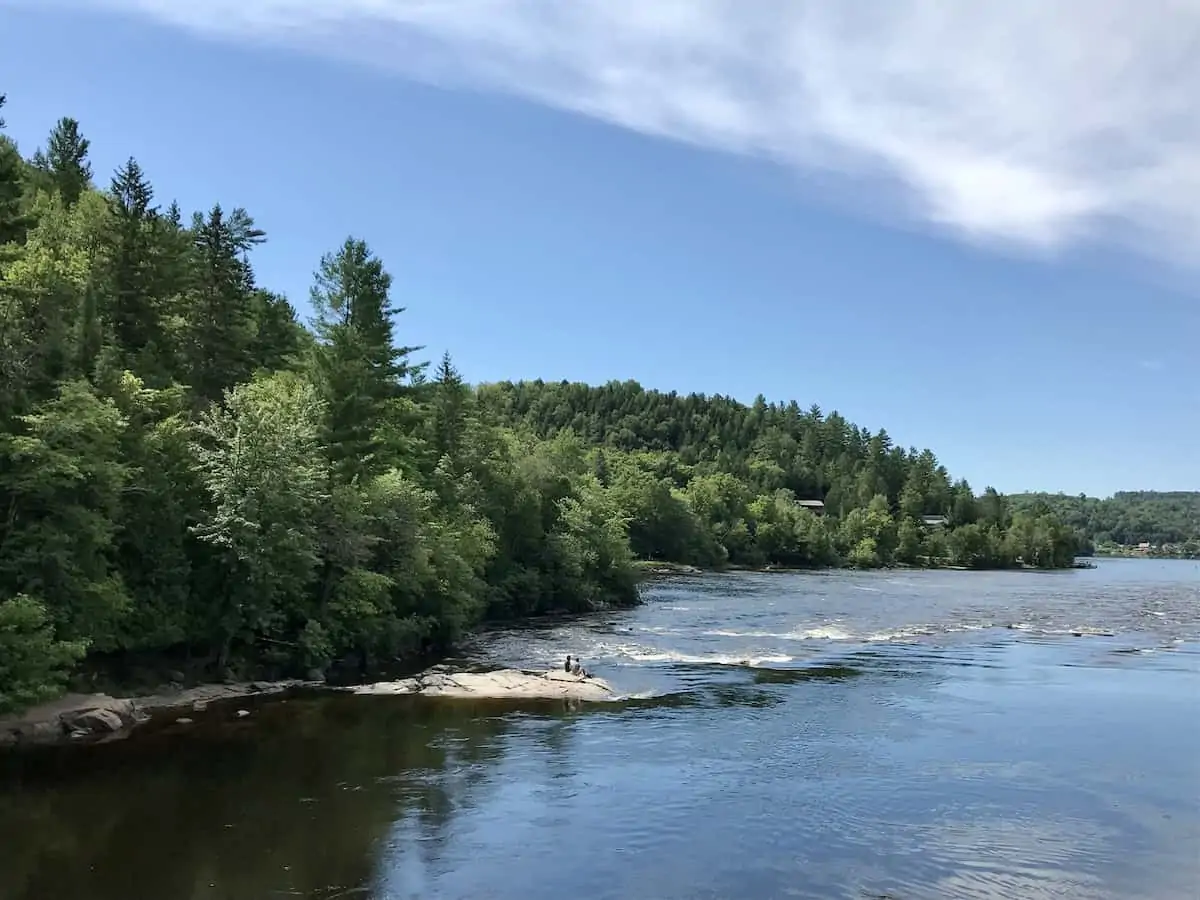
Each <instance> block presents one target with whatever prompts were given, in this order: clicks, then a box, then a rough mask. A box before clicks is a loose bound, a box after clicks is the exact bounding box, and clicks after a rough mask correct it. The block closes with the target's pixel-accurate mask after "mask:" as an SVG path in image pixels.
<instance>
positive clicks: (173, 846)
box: [0, 696, 553, 900]
mask: <svg viewBox="0 0 1200 900" xmlns="http://www.w3.org/2000/svg"><path fill="white" fill-rule="evenodd" d="M381 699H384V702H380V700H381ZM481 713H482V711H481V710H479V709H473V708H472V706H471V705H470V704H465V705H458V706H452V705H448V704H439V703H419V702H410V701H409V700H408V698H395V699H390V698H386V699H385V698H355V697H341V696H339V697H325V698H322V699H319V700H299V701H296V700H293V701H288V702H280V703H277V704H274V705H268V706H263V707H262V708H261V709H260V710H259V711H257V712H256V713H255V714H254V716H253V717H252V718H251V719H244V720H240V721H233V722H231V721H204V720H202V721H200V722H197V724H196V725H195V726H190V727H189V728H188V730H187V733H186V734H180V733H178V732H172V731H160V732H158V733H148V734H146V735H137V736H135V737H133V738H131V739H129V740H126V741H121V742H117V743H112V744H105V745H94V746H90V747H74V746H66V747H56V748H48V749H42V750H39V751H37V752H23V753H8V754H5V755H3V756H0V848H3V849H2V851H0V855H2V856H3V865H2V867H0V900H43V898H45V900H50V898H61V897H89V898H95V900H107V898H113V900H117V898H120V900H135V898H143V897H144V898H172V900H190V898H196V900H199V898H205V900H208V898H213V900H216V898H227V897H270V896H288V895H292V896H305V897H307V896H330V895H332V894H334V893H336V892H338V891H348V890H353V889H356V888H361V887H363V886H364V885H369V884H370V882H371V879H372V877H373V873H374V870H375V866H376V863H377V858H376V851H375V844H376V843H377V842H379V841H380V840H383V839H384V838H385V837H386V835H387V834H388V833H389V831H390V830H391V829H392V828H393V826H394V824H395V823H396V822H397V821H398V820H402V819H407V820H409V821H410V822H411V824H413V825H414V826H415V827H416V829H417V831H418V832H419V833H420V835H421V836H422V838H423V839H425V840H428V841H432V842H434V843H436V842H437V839H438V836H439V835H440V834H441V833H442V832H443V831H444V829H445V827H446V825H447V823H448V822H449V820H450V817H451V816H452V815H453V814H454V812H455V810H456V809H457V808H458V807H459V806H460V805H462V804H464V803H465V804H470V803H473V802H476V800H477V799H478V797H477V795H478V793H479V792H480V791H484V790H486V788H487V784H488V772H489V771H490V770H491V766H492V764H493V763H494V762H495V760H496V759H497V758H498V757H499V756H500V755H501V754H502V752H503V751H502V747H503V745H504V739H505V735H506V733H507V731H508V730H509V729H510V728H511V727H512V724H513V723H512V720H511V719H510V718H506V717H500V716H491V715H486V714H481ZM552 745H553V744H552V741H551V742H550V744H549V746H551V747H552ZM230 878H235V879H236V883H235V884H233V883H229V881H228V879H230Z"/></svg>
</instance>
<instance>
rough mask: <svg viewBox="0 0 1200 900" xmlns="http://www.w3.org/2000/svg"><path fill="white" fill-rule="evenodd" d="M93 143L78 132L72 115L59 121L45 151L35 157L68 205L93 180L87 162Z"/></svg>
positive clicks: (51, 184) (75, 199) (51, 183)
mask: <svg viewBox="0 0 1200 900" xmlns="http://www.w3.org/2000/svg"><path fill="white" fill-rule="evenodd" d="M90 147H91V142H90V141H89V140H88V139H87V138H85V137H84V136H83V135H82V134H81V133H80V131H79V123H78V122H77V121H76V120H75V119H72V118H68V117H63V118H61V119H59V120H58V123H57V124H56V125H55V126H54V130H53V131H51V132H50V138H49V139H48V140H47V142H46V150H45V152H44V153H43V152H41V151H39V152H38V153H37V154H36V155H35V157H34V167H35V168H36V169H38V170H40V171H41V172H42V173H44V174H45V176H46V180H47V182H48V184H49V185H50V186H51V187H52V188H53V189H54V190H55V191H57V192H58V194H59V196H61V197H62V200H63V203H64V204H65V205H67V206H74V205H75V203H76V202H77V201H78V200H79V198H80V196H81V195H82V194H83V192H84V191H85V190H87V189H88V187H89V186H90V185H91V183H92V166H91V163H89V162H88V158H87V155H88V149H89V148H90Z"/></svg>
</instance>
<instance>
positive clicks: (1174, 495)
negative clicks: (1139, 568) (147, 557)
mask: <svg viewBox="0 0 1200 900" xmlns="http://www.w3.org/2000/svg"><path fill="white" fill-rule="evenodd" d="M1011 499H1012V502H1013V508H1014V509H1028V508H1031V507H1032V506H1033V505H1034V504H1043V505H1045V506H1048V507H1049V508H1050V509H1052V510H1054V512H1055V514H1056V515H1058V516H1059V517H1060V518H1062V519H1063V521H1064V522H1066V523H1067V524H1068V525H1070V526H1071V527H1072V528H1075V529H1078V530H1079V531H1080V532H1081V533H1083V534H1084V535H1085V536H1086V537H1087V539H1088V540H1090V541H1092V542H1093V543H1094V544H1095V545H1096V546H1097V547H1104V546H1106V545H1116V546H1124V547H1136V546H1137V545H1138V544H1141V543H1143V542H1144V543H1149V544H1152V545H1155V546H1156V547H1162V546H1175V547H1178V548H1179V552H1187V548H1192V549H1191V552H1193V553H1200V491H1161V492H1160V491H1119V492H1118V493H1116V494H1114V495H1113V496H1111V497H1108V498H1106V499H1103V500H1101V499H1098V498H1096V497H1087V496H1084V495H1082V494H1081V495H1077V496H1073V495H1069V494H1015V495H1013V496H1012V498H1011Z"/></svg>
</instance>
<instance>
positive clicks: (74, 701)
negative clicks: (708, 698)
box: [0, 665, 616, 747]
mask: <svg viewBox="0 0 1200 900" xmlns="http://www.w3.org/2000/svg"><path fill="white" fill-rule="evenodd" d="M302 691H306V692H328V693H337V692H346V693H352V694H356V695H359V696H374V697H396V696H421V697H440V698H450V699H469V700H569V701H575V702H593V703H594V702H603V701H606V700H613V699H616V694H615V693H614V692H613V689H612V687H611V686H610V685H609V684H608V683H607V682H605V681H603V680H602V679H599V678H594V677H590V676H587V677H585V676H579V675H572V674H570V673H567V672H563V671H549V672H535V671H528V670H523V669H500V670H496V671H491V672H455V671H452V670H451V669H450V668H449V667H447V666H444V665H436V666H433V667H432V668H430V669H428V670H427V671H425V672H422V673H421V674H419V675H417V676H414V677H412V678H404V679H400V680H398V681H381V682H375V683H372V684H361V685H348V686H347V685H330V684H327V683H325V682H320V681H296V680H289V681H272V682H261V681H254V682H246V683H239V684H210V685H200V686H197V687H193V688H183V689H175V690H169V691H164V692H160V693H155V694H146V695H140V696H127V697H120V696H113V695H111V694H67V695H65V696H63V697H59V698H58V699H57V700H52V701H50V702H48V703H43V704H40V705H38V706H35V707H32V708H30V709H28V710H26V711H24V712H23V713H21V714H19V715H10V716H4V717H0V747H6V746H38V745H41V746H45V745H51V744H62V743H83V742H89V741H93V742H94V741H103V740H113V739H118V738H123V737H127V736H128V735H129V734H130V733H132V732H133V731H134V729H136V728H138V727H140V726H143V725H146V724H148V723H150V722H152V721H156V720H157V721H169V722H174V723H175V724H178V725H185V726H186V725H190V724H193V723H194V722H195V721H196V719H197V718H198V717H199V716H200V715H204V714H207V713H208V712H210V707H211V708H212V709H211V711H213V712H217V713H221V714H224V713H232V714H233V715H235V716H237V717H245V716H248V715H250V714H251V712H250V710H249V709H246V708H241V707H242V706H244V705H251V701H253V702H255V703H257V702H261V701H262V700H264V699H267V698H276V699H281V698H282V697H284V696H286V695H291V694H295V693H298V692H302Z"/></svg>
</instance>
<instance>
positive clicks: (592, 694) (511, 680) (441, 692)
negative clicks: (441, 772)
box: [349, 669, 616, 701]
mask: <svg viewBox="0 0 1200 900" xmlns="http://www.w3.org/2000/svg"><path fill="white" fill-rule="evenodd" d="M349 690H351V691H352V692H353V693H355V694H366V695H371V696H393V695H403V694H418V695H420V696H422V697H453V698H461V699H472V700H585V701H604V700H614V699H616V695H615V694H614V693H613V689H612V688H611V687H610V686H609V685H608V684H607V682H605V681H603V680H602V679H599V678H590V677H589V678H584V677H583V676H580V675H571V674H569V673H567V672H562V671H557V670H553V671H550V672H526V671H523V670H521V669H500V670H498V671H495V672H446V671H441V670H437V669H434V670H431V671H429V672H426V673H424V674H422V675H418V676H417V677H416V678H404V679H401V680H400V681H384V682H380V683H378V684H363V685H358V686H357V687H353V688H350V689H349Z"/></svg>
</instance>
